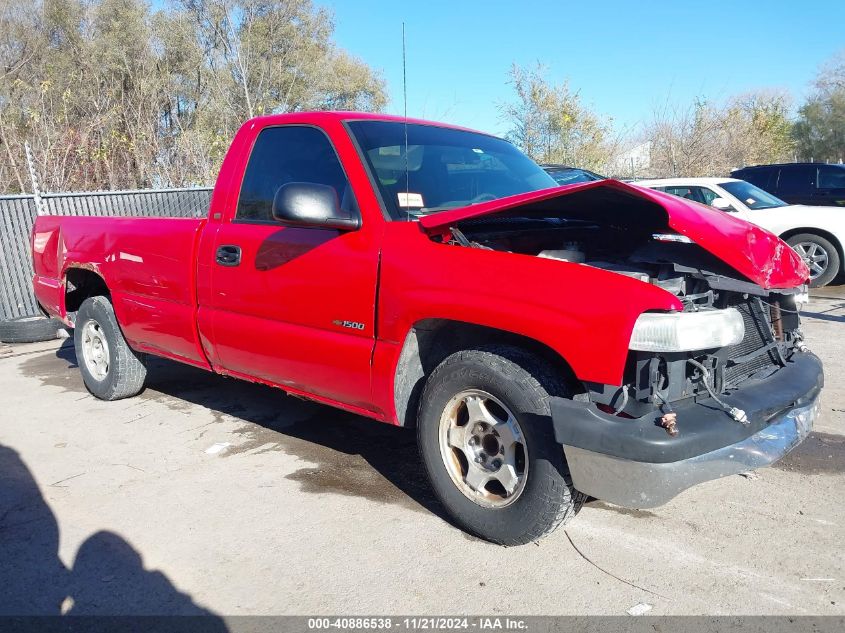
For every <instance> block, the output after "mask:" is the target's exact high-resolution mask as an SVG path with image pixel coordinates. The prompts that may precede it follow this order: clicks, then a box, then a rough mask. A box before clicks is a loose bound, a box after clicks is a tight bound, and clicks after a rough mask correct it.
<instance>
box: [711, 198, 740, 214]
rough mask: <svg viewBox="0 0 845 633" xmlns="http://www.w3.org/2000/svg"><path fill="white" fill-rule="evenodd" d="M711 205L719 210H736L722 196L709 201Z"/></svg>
mask: <svg viewBox="0 0 845 633" xmlns="http://www.w3.org/2000/svg"><path fill="white" fill-rule="evenodd" d="M710 206H711V207H715V208H717V209H719V211H736V209H734V208H733V205H732V204H731V203H730V202H728V201H727V200H725V199H724V198H713V200H712V201H711V202H710Z"/></svg>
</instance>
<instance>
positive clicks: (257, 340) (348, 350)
mask: <svg viewBox="0 0 845 633" xmlns="http://www.w3.org/2000/svg"><path fill="white" fill-rule="evenodd" d="M291 182H299V183H317V184H321V185H328V186H330V187H332V188H334V190H335V192H336V193H337V196H338V200H339V201H340V203H341V206H345V207H346V208H349V209H351V210H352V211H353V212H354V213H358V209H357V205H356V203H355V199H354V195H353V193H352V190H351V188H350V186H349V183H348V180H347V178H346V175H345V173H344V170H343V167H342V166H341V163H340V161H339V159H338V157H337V154H336V153H335V150H334V147H333V146H332V144H331V142H330V140H329V138H328V137H327V136H326V134H325V133H324V132H323V131H322V130H320V129H318V128H316V127H312V126H302V125H286V126H276V127H268V128H265V129H264V130H262V131H261V132H260V133H259V135H258V137H257V139H256V141H255V144H254V146H253V149H252V151H251V153H250V156H249V160H248V163H247V167H246V171H245V173H244V178H243V183H242V186H241V191H240V195H239V197H238V200H237V206H236V209H235V213H234V217H233V219H232V220H231V221H230V222H223V223H221V224H220V225H219V228H218V230H217V232H216V235H215V237H214V244H213V248H212V249H209V252H207V253H204V254H203V255H202V256H205V257H213V259H214V261H213V264H212V265H211V266H210V268H211V275H210V292H209V293H208V297H209V299H208V303H209V305H208V306H201V312H204V317H203V320H204V321H205V322H207V323H210V326H211V329H212V332H213V334H212V336H211V339H212V340H211V342H210V347H212V348H213V357H214V361H215V364H216V365H217V368H218V369H223V370H226V371H228V372H233V373H236V374H239V375H242V376H250V377H256V378H259V379H261V380H265V381H270V382H273V383H276V384H279V385H282V386H288V387H291V388H293V389H296V390H301V391H304V392H307V393H309V394H314V395H318V396H322V397H325V398H329V399H332V400H336V401H338V402H342V403H345V404H350V405H354V406H361V407H363V408H367V405H366V403H367V402H368V401H369V400H370V378H369V376H370V370H369V366H370V357H371V354H372V349H373V345H374V340H375V330H374V315H375V299H376V282H377V275H378V247H377V241H376V240H375V239H374V230H375V227H373V226H366V225H362V226H361V227H360V228H359V229H357V230H350V231H339V230H336V229H328V228H320V227H294V226H285V225H283V224H281V223H280V222H278V221H276V220H274V218H273V214H272V205H273V198H274V196H275V193H276V192H277V191H278V190H279V188H280V187H281V186H282V185H284V184H286V183H291ZM371 224H372V223H371Z"/></svg>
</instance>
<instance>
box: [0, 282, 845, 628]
mask: <svg viewBox="0 0 845 633" xmlns="http://www.w3.org/2000/svg"><path fill="white" fill-rule="evenodd" d="M822 294H823V295H824V296H816V297H814V299H813V301H812V303H811V305H810V306H809V307H808V309H807V311H806V317H807V318H806V320H805V323H806V332H807V338H808V342H809V345H810V347H811V349H813V350H814V351H816V352H817V353H818V354H819V355H820V356H821V357H822V359H823V360H824V361H825V365H826V375H827V387H826V389H825V392H824V394H823V414H822V417H821V419H820V420H819V422H818V424H817V425H816V428H815V431H814V433H813V434H812V436H811V437H810V438H809V439H808V440H807V441H806V442H805V443H804V444H803V445H802V446H800V447H799V448H798V449H797V450H796V451H795V452H793V453H792V454H791V455H789V456H788V457H787V458H786V459H785V460H784V461H783V462H781V463H780V464H778V465H776V466H775V467H773V468H769V469H763V470H761V471H758V472H757V473H754V474H753V476H751V477H744V476H733V477H729V478H726V479H723V480H719V481H715V482H710V483H706V484H703V485H700V486H698V487H696V488H694V489H692V490H689V491H687V492H685V493H684V494H682V495H681V496H679V497H678V498H676V499H675V500H673V501H672V502H670V503H669V504H668V505H666V506H663V507H661V508H657V509H654V510H650V511H639V512H638V511H631V510H625V509H622V508H618V507H614V506H611V505H608V504H604V503H601V502H598V501H594V502H591V503H589V504H587V506H586V507H585V508H584V509H583V511H582V512H581V513H580V514H579V515H578V516H577V517H576V518H575V520H574V521H573V522H572V523H570V524H569V525H568V526H567V527H566V528H565V530H564V529H562V530H559V531H558V532H556V533H554V534H553V535H552V536H550V537H549V538H546V539H545V540H543V541H541V542H539V543H536V544H531V545H527V546H523V547H518V548H509V549H506V548H502V547H498V546H493V545H490V544H487V543H485V542H482V541H479V540H477V539H474V538H472V537H470V536H467V535H466V534H464V533H463V532H461V531H460V530H458V529H456V528H455V527H453V526H452V525H450V524H449V523H448V522H447V521H446V520H445V519H444V518H443V516H442V512H441V510H440V508H439V507H438V506H437V504H436V502H435V501H434V500H433V498H432V496H431V494H430V492H429V490H428V488H427V485H426V483H425V481H424V478H423V476H422V474H421V467H420V463H419V460H418V457H417V453H416V449H415V446H414V437H413V434H412V433H410V432H408V431H405V430H402V429H396V428H392V427H388V426H386V425H380V424H378V423H375V422H370V421H368V420H364V419H362V418H358V417H356V416H353V415H350V414H346V413H342V412H338V411H335V410H333V409H330V408H327V407H323V406H320V405H316V404H313V403H309V402H305V401H302V400H297V399H295V398H291V397H287V396H285V395H284V394H282V393H281V392H279V391H275V390H273V389H270V388H265V387H261V386H257V385H250V384H247V383H242V382H238V381H235V380H231V379H227V378H222V377H219V376H214V375H210V374H207V373H205V372H202V371H200V370H195V369H192V368H189V367H185V366H180V365H177V364H174V363H170V362H165V361H159V360H155V361H153V362H152V364H151V370H150V376H149V386H148V388H147V390H146V391H145V392H144V393H143V394H142V395H141V396H139V397H137V398H134V399H130V400H125V401H121V402H115V403H107V402H101V401H98V400H95V399H94V398H93V397H91V396H90V395H89V394H88V393H87V392H86V391H85V389H84V387H83V385H82V381H81V378H80V375H79V371H78V369H77V368H76V366H75V355H74V350H73V348H72V346H71V345H70V342H69V341H64V342H60V341H56V342H51V343H44V344H34V345H21V346H13V347H12V349H11V351H9V350H7V351H6V352H5V353H4V354H2V355H0V394H1V395H2V397H1V398H0V407H2V408H0V478H2V481H1V482H0V586H2V587H3V589H2V590H0V593H2V594H5V595H4V596H2V597H0V613H3V612H6V613H10V612H15V613H58V612H60V611H62V612H67V613H74V614H89V613H110V614H115V613H128V614H138V613H213V614H225V615H239V614H320V613H323V614H374V613H385V614H466V613H470V614H477V613H492V614H496V613H501V614H505V613H519V614H525V615H528V614H612V615H624V614H625V613H626V611H627V610H628V609H630V608H632V607H634V606H635V605H638V604H641V603H642V604H646V605H649V606H650V607H651V608H650V610H649V611H648V612H649V614H708V615H722V614H821V615H843V614H845V548H844V547H843V542H845V504H843V503H842V499H843V496H842V495H843V492H842V491H843V483H845V474H843V469H845V379H843V376H845V371H843V370H845V336H843V333H845V330H843V326H844V325H845V291H843V289H842V288H838V289H826V290H825V292H824V293H822ZM4 559H5V560H4ZM641 609H645V607H641Z"/></svg>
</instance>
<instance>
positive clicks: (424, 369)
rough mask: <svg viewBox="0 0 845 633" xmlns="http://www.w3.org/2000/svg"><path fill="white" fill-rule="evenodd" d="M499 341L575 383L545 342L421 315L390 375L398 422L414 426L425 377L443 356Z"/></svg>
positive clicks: (402, 424) (568, 370)
mask: <svg viewBox="0 0 845 633" xmlns="http://www.w3.org/2000/svg"><path fill="white" fill-rule="evenodd" d="M488 343H499V344H507V345H513V346H514V347H519V348H521V349H524V350H526V351H529V352H531V353H532V354H535V355H537V356H538V357H540V358H542V359H544V360H545V361H546V362H548V363H549V365H551V366H552V367H553V368H554V369H555V370H556V371H558V372H560V374H561V376H563V378H564V380H565V381H566V382H568V383H570V384H572V385H574V386H577V385H578V384H579V383H578V379H577V378H576V377H575V372H574V371H572V368H571V367H570V366H569V364H568V363H567V362H566V360H565V359H564V358H563V357H562V356H561V355H560V354H558V353H557V352H556V351H554V350H553V349H552V348H550V347H549V346H547V345H545V344H543V343H540V342H539V341H536V340H534V339H531V338H528V337H526V336H522V335H519V334H514V333H513V332H508V331H506V330H499V329H497V328H491V327H486V326H482V325H475V324H473V323H464V322H462V321H452V320H449V319H425V320H423V321H419V322H418V323H416V324H414V326H413V327H412V328H411V330H410V331H409V332H408V335H407V336H406V337H405V343H404V344H403V345H402V352H401V353H400V355H399V362H398V364H397V366H396V373H395V374H394V377H393V398H394V405H395V407H396V417H397V419H398V421H399V424H400V425H401V426H415V425H416V412H417V406H418V404H419V399H420V395H421V394H422V390H423V387H424V386H425V380H426V377H427V376H428V375H429V374H430V373H431V372H432V371H433V370H434V368H435V367H437V366H438V365H439V364H440V363H441V362H442V361H443V360H444V359H445V358H446V357H447V356H449V355H450V354H453V353H454V352H457V351H459V350H462V349H472V348H473V347H477V346H479V345H484V344H488Z"/></svg>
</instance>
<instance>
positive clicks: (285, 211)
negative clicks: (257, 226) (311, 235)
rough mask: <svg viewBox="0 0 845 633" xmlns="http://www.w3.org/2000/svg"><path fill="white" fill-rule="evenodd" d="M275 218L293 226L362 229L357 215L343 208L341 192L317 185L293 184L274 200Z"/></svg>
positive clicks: (309, 183)
mask: <svg viewBox="0 0 845 633" xmlns="http://www.w3.org/2000/svg"><path fill="white" fill-rule="evenodd" d="M273 217H274V218H275V219H276V220H278V221H279V222H284V223H285V224H291V225H293V226H310V227H314V228H326V229H338V230H342V231H350V230H355V229H357V228H358V227H360V226H361V220H360V218H358V217H357V215H355V214H353V212H351V211H348V210H343V209H341V208H340V202H339V201H338V199H337V191H335V188H334V187H329V186H328V185H319V184H317V183H315V182H289V183H287V184H285V185H282V186H281V187H280V188H279V190H278V191H277V192H276V195H275V196H274V197H273Z"/></svg>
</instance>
